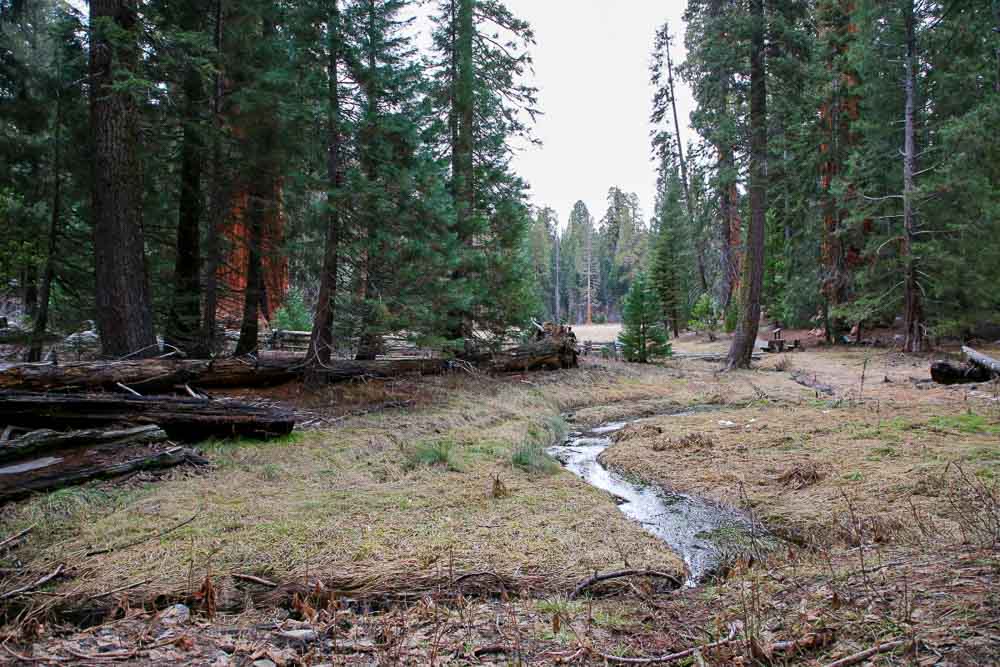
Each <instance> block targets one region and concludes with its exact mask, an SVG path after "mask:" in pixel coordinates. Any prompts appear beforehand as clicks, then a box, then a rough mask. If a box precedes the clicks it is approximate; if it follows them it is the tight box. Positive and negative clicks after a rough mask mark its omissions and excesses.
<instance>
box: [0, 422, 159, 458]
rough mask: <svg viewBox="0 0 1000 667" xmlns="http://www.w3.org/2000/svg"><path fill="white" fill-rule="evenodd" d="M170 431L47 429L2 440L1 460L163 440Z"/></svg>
mask: <svg viewBox="0 0 1000 667" xmlns="http://www.w3.org/2000/svg"><path fill="white" fill-rule="evenodd" d="M166 439H167V434H166V433H165V432H164V431H163V430H162V429H160V427H158V426H138V427H136V428H130V429H113V430H105V429H92V430H88V431H70V432H68V433H64V432H59V431H50V430H48V429H43V430H40V431H32V432H30V433H26V434H24V435H22V436H21V437H19V438H14V439H13V440H8V441H6V442H2V443H0V462H6V461H12V460H16V459H19V458H21V457H23V456H27V455H28V454H34V453H36V452H45V451H55V450H60V449H69V448H71V447H95V446H100V447H101V448H102V449H105V448H108V447H124V446H126V445H146V444H151V443H154V442H163V441H164V440H166Z"/></svg>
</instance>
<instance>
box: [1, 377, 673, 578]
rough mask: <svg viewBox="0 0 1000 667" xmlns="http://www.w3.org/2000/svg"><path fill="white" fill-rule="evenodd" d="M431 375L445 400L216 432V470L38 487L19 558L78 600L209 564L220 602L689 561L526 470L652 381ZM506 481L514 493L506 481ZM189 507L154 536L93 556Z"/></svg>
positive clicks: (569, 489)
mask: <svg viewBox="0 0 1000 667" xmlns="http://www.w3.org/2000/svg"><path fill="white" fill-rule="evenodd" d="M429 382H430V383H431V385H432V387H433V391H432V392H431V393H433V394H434V395H435V397H436V398H435V400H434V401H431V402H430V403H431V404H430V405H428V406H427V407H425V408H421V409H418V410H412V411H406V412H389V413H384V414H372V415H368V416H365V417H360V418H357V419H353V420H349V421H346V422H344V425H343V426H342V427H341V428H337V429H332V430H329V431H318V432H316V431H314V432H309V433H306V434H303V435H299V436H296V437H294V438H290V439H286V440H281V441H274V442H268V443H253V442H242V441H241V442H219V443H214V444H212V443H210V444H208V445H207V446H206V447H205V450H206V452H207V454H208V455H209V457H210V458H211V459H212V460H213V461H214V463H215V466H216V467H215V470H214V471H212V472H210V473H208V474H205V475H199V476H184V475H178V476H177V478H176V479H173V480H171V481H169V482H167V483H161V484H156V485H147V486H143V487H140V488H135V489H131V490H128V491H120V490H116V489H115V488H114V487H108V486H105V487H101V488H102V489H107V490H106V491H96V490H95V489H96V488H97V487H84V488H81V489H73V490H66V491H63V492H59V493H58V494H53V495H52V496H45V497H41V498H37V499H35V500H32V501H30V502H28V503H26V504H22V505H21V506H19V507H17V508H14V509H8V511H7V515H6V517H5V521H4V525H3V529H2V531H3V533H4V534H6V533H7V532H8V531H10V532H13V531H14V530H16V529H18V528H20V527H23V526H25V525H28V524H31V523H39V524H40V526H42V528H40V529H38V530H37V532H36V534H35V536H34V538H33V539H32V540H31V541H30V542H29V543H28V544H27V545H25V546H24V547H22V548H21V549H20V550H19V553H18V556H19V557H20V558H22V559H26V560H28V561H30V562H32V565H33V569H35V570H38V571H41V570H45V569H46V568H48V567H49V566H50V565H53V564H54V563H55V562H57V561H58V562H67V563H70V564H72V565H73V566H74V567H75V568H76V571H77V573H78V575H77V576H76V577H75V578H74V579H73V580H72V581H69V582H67V583H65V584H63V585H62V586H61V587H59V589H58V591H59V592H60V593H65V594H72V595H73V596H77V597H79V596H86V595H91V594H95V593H100V592H103V591H108V590H111V589H113V588H116V587H118V586H121V585H123V583H126V582H136V581H146V580H149V582H150V583H148V584H147V585H144V586H143V587H142V588H141V589H140V590H137V591H136V592H135V596H136V597H142V596H143V595H144V594H145V595H147V596H156V595H160V594H166V595H168V596H183V595H185V594H189V593H191V592H193V590H194V589H196V588H197V584H199V583H200V582H201V580H202V578H203V577H204V576H205V575H206V573H212V574H215V575H223V580H221V581H220V582H219V584H218V587H219V591H220V593H219V594H220V596H221V597H222V598H226V597H227V596H238V595H240V592H239V590H237V589H236V588H235V585H234V584H233V583H232V582H228V581H225V580H224V575H227V574H229V573H248V574H253V575H258V576H262V577H266V578H268V579H271V580H276V581H279V582H285V581H294V580H299V579H302V578H304V577H306V576H310V577H319V578H321V579H324V580H326V581H328V582H329V585H330V586H331V587H337V588H339V589H342V590H344V591H346V592H349V593H350V594H352V595H377V594H381V593H397V592H404V591H409V592H412V593H415V594H420V593H422V592H425V591H427V590H431V589H433V588H434V587H435V586H438V585H440V584H441V583H442V582H447V581H448V580H449V579H450V578H451V577H453V576H456V575H458V574H461V573H464V572H473V571H489V572H496V573H499V574H501V575H504V576H509V577H510V578H511V580H512V581H514V580H523V581H526V582H528V583H529V588H532V589H535V590H547V591H551V592H555V591H559V590H563V589H565V588H566V587H571V585H572V584H573V583H574V582H575V581H577V580H578V579H579V578H581V577H582V576H585V575H586V574H588V573H592V572H593V571H594V570H604V569H608V568H615V567H619V566H621V565H622V562H623V554H626V553H627V554H628V559H629V560H630V562H632V563H633V565H634V564H637V563H638V564H642V566H643V567H649V568H651V569H668V570H670V571H675V572H676V571H680V565H679V563H678V561H677V559H676V558H675V557H673V556H672V555H671V554H670V553H669V552H667V551H666V550H665V549H663V547H662V545H661V544H660V543H659V542H658V541H656V540H655V539H654V538H652V537H651V536H649V535H647V534H646V533H645V532H644V531H643V530H642V529H641V528H640V527H639V526H636V525H634V524H632V523H630V522H629V521H628V520H627V519H626V518H625V517H624V516H622V515H621V513H620V512H618V510H617V509H616V507H615V505H614V502H613V501H612V499H611V498H609V497H608V496H606V495H605V494H603V493H602V492H600V491H597V490H595V489H593V488H591V487H589V486H587V485H586V484H584V483H582V482H580V481H578V480H577V479H576V478H575V477H573V476H572V475H570V474H568V473H563V472H561V471H559V470H558V468H556V470H555V471H554V472H553V470H552V469H551V468H548V469H541V470H539V469H538V468H537V467H533V466H530V465H515V462H517V461H519V459H518V458H517V456H516V454H517V453H518V452H520V451H523V450H524V448H526V447H530V448H533V450H535V451H537V450H538V448H539V447H542V446H543V445H548V444H550V443H551V442H552V441H553V439H555V438H558V437H560V434H561V433H562V432H563V430H564V427H563V426H562V425H561V422H560V420H559V414H560V411H561V410H562V409H563V408H564V407H565V406H567V405H571V404H575V403H577V402H580V401H594V400H603V399H605V398H611V399H613V400H626V399H627V398H629V397H635V396H640V395H648V394H649V392H650V391H654V392H656V391H658V390H657V389H656V387H655V386H648V385H646V384H644V383H643V382H642V381H639V380H633V379H632V378H629V377H627V374H626V377H625V378H624V383H623V384H622V378H619V377H618V376H617V375H616V374H615V373H613V372H609V371H607V370H606V369H593V370H587V369H582V370H580V371H574V372H567V373H562V374H558V377H555V376H553V375H548V374H537V375H532V376H530V379H529V380H525V381H522V380H520V379H518V378H512V379H508V380H505V381H500V382H498V381H495V380H487V379H479V378H471V377H460V376H455V377H449V378H442V379H438V380H433V381H429ZM541 384H544V385H545V386H544V389H543V388H542V387H541V386H540V385H541ZM619 385H621V386H619ZM376 398H378V397H376ZM313 409H315V408H313ZM497 479H499V480H500V482H501V483H502V485H503V488H504V489H505V491H506V493H503V494H499V495H498V494H495V493H494V489H495V488H496V484H497V481H496V480H497ZM56 496H58V497H59V499H58V500H56ZM192 515H197V518H196V520H195V521H193V522H191V523H190V524H188V525H186V526H184V527H183V528H180V529H178V530H176V531H173V532H171V533H169V534H167V535H165V536H163V537H162V538H160V539H158V540H154V541H151V542H148V543H145V544H143V545H141V546H139V547H133V548H129V549H123V550H121V551H113V552H112V553H108V554H104V555H99V556H93V557H86V555H85V554H86V553H87V552H89V551H92V550H94V549H97V548H105V547H113V546H115V545H122V544H128V543H130V542H133V541H135V540H137V539H139V538H142V537H143V536H148V535H155V534H156V533H157V532H159V531H161V530H162V529H163V528H165V527H168V526H171V525H173V524H175V523H178V522H180V521H181V520H182V519H184V518H187V517H190V516H192Z"/></svg>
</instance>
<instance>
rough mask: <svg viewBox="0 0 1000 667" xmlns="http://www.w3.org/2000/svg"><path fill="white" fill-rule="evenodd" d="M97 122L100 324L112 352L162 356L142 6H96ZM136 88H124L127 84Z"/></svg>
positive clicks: (112, 1) (114, 0) (109, 0)
mask: <svg viewBox="0 0 1000 667" xmlns="http://www.w3.org/2000/svg"><path fill="white" fill-rule="evenodd" d="M90 26H91V28H90V44H91V47H90V77H91V96H90V98H91V99H90V109H91V126H92V133H93V141H94V186H93V210H92V215H93V224H94V250H95V252H94V262H95V275H96V277H97V289H96V292H97V304H96V314H97V326H98V330H99V332H100V335H101V347H102V350H103V352H104V354H105V355H106V356H112V357H122V356H125V355H136V356H151V355H153V354H155V353H156V335H155V331H154V329H153V302H152V299H151V296H150V288H149V274H148V273H147V267H146V258H145V249H144V246H143V229H142V193H143V189H142V172H141V169H140V166H139V158H138V155H137V151H138V142H139V110H138V104H137V101H136V96H137V92H138V91H137V90H136V86H137V85H142V84H141V83H139V81H140V78H139V73H138V67H139V43H138V33H139V32H140V30H141V25H140V16H139V8H138V4H137V3H135V2H131V1H128V0H92V2H91V3H90ZM123 79H124V80H126V81H128V82H129V84H130V85H128V86H127V87H123V85H122V83H121V81H122V80H123Z"/></svg>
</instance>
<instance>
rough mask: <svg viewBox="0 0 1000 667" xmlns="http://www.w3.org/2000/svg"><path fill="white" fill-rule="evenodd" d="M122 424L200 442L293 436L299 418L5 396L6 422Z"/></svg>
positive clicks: (188, 405)
mask: <svg viewBox="0 0 1000 667" xmlns="http://www.w3.org/2000/svg"><path fill="white" fill-rule="evenodd" d="M119 423H127V424H136V425H150V424H155V425H157V426H159V427H160V428H162V429H163V430H164V431H166V433H167V436H168V437H170V438H171V439H173V440H182V441H186V442H197V441H200V440H205V439H207V438H211V437H221V438H225V437H233V436H245V437H251V438H269V437H274V436H281V435H288V434H289V433H291V432H292V429H293V428H294V427H295V418H294V416H293V415H291V414H290V413H287V412H284V411H281V410H273V409H266V408H255V407H252V406H249V405H244V404H241V403H218V402H214V401H206V400H198V399H190V398H165V397H150V398H144V397H138V396H113V395H96V396H81V395H65V394H27V393H25V394H21V393H11V392H0V424H16V425H17V426H22V427H29V428H51V427H53V426H57V427H61V428H67V429H86V428H94V427H100V426H109V425H113V424H119Z"/></svg>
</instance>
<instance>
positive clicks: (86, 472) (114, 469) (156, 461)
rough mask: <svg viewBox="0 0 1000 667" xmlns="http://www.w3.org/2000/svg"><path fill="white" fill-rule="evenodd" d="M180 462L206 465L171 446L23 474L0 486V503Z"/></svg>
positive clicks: (175, 464) (188, 451) (188, 452)
mask: <svg viewBox="0 0 1000 667" xmlns="http://www.w3.org/2000/svg"><path fill="white" fill-rule="evenodd" d="M183 463H194V464H196V465H208V461H207V460H206V459H205V458H203V457H202V456H200V455H198V454H197V453H196V452H195V451H194V450H191V449H188V448H186V447H171V448H170V449H167V450H165V451H162V452H158V453H156V454H150V455H149V456H141V457H138V458H134V459H131V460H129V461H124V462H122V463H112V464H105V465H97V466H88V467H84V468H76V467H75V468H72V469H70V470H65V469H60V470H57V471H54V472H42V474H35V475H30V476H28V475H26V476H24V477H25V479H15V480H11V481H8V482H7V484H5V485H0V504H2V503H7V502H10V501H12V500H18V499H20V498H25V497H27V496H30V495H31V494H32V493H40V492H42V491H52V490H54V489H61V488H65V487H67V486H72V485H74V484H82V483H84V482H88V481H90V480H93V479H111V478H114V477H121V476H122V475H127V474H129V473H134V472H137V471H140V470H162V469H164V468H173V467H175V466H178V465H181V464H183ZM19 477H20V476H19Z"/></svg>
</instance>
